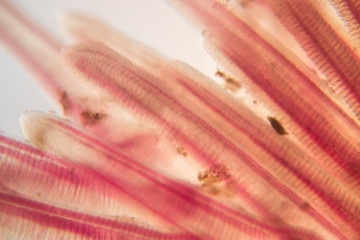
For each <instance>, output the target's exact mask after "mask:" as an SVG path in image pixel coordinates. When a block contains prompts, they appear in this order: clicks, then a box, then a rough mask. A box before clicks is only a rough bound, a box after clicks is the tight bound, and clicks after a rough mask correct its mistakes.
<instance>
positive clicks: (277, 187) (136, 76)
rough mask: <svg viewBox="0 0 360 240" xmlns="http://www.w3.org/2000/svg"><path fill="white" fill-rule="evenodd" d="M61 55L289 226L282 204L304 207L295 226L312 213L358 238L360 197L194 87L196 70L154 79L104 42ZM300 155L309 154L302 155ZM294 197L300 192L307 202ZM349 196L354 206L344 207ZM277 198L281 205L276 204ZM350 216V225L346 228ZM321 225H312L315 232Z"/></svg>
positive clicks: (176, 70) (214, 94)
mask: <svg viewBox="0 0 360 240" xmlns="http://www.w3.org/2000/svg"><path fill="white" fill-rule="evenodd" d="M63 56H64V58H65V61H66V63H67V65H68V66H69V67H70V69H72V71H73V72H74V74H75V76H77V77H79V78H80V79H82V80H83V81H85V82H88V83H90V84H92V85H94V86H96V87H97V89H98V90H99V91H105V92H107V93H108V94H111V95H113V96H115V97H116V98H118V99H119V100H120V102H119V104H122V105H123V106H124V107H126V108H128V109H130V110H132V111H133V112H134V114H136V115H138V116H139V118H141V119H144V120H146V121H148V123H149V124H155V125H157V126H158V127H161V128H162V129H163V131H164V133H166V134H167V135H168V136H169V137H170V138H171V139H173V140H174V141H176V142H178V143H179V144H181V145H182V146H184V147H185V149H186V151H187V152H189V155H193V156H194V157H195V158H198V159H199V160H200V161H202V162H204V163H205V164H216V163H220V164H224V165H225V166H226V167H227V169H229V172H230V173H231V175H232V177H233V178H234V179H235V180H236V181H237V182H238V183H239V184H240V185H241V186H242V187H243V188H245V189H246V190H247V192H249V193H251V195H252V196H255V199H256V200H257V201H260V202H261V204H262V205H263V206H266V207H267V208H268V209H270V211H271V212H273V213H274V214H275V213H276V215H278V216H281V218H285V219H284V221H286V223H289V224H293V223H292V222H291V220H290V219H292V218H288V215H287V212H283V213H281V212H278V211H276V209H281V208H282V207H281V206H280V205H281V204H280V203H281V202H282V201H284V202H287V204H290V205H292V204H295V205H297V206H298V207H299V208H296V207H295V208H290V209H289V212H291V213H292V216H295V215H296V216H297V218H298V219H304V220H305V219H306V222H302V221H299V222H297V223H296V225H297V224H300V225H303V224H305V225H307V226H309V225H308V223H309V222H308V221H310V219H312V218H309V215H310V216H312V217H313V218H314V219H316V221H318V222H319V223H320V225H319V227H318V228H321V227H320V226H321V225H323V226H324V227H325V228H327V229H329V230H330V231H333V232H335V233H336V234H338V235H342V234H341V233H340V232H339V231H338V230H336V227H335V226H337V225H338V226H340V225H341V226H342V228H348V230H349V232H348V233H347V234H349V235H353V234H354V233H351V232H352V231H354V230H355V229H357V225H356V224H357V223H356V221H355V218H354V216H353V214H357V213H356V211H357V210H356V209H357V207H356V206H357V205H358V200H355V199H357V197H356V195H354V194H353V193H351V191H346V193H345V192H338V193H335V194H334V192H333V191H334V190H335V191H337V190H336V189H339V188H338V187H336V185H337V184H339V183H336V181H335V180H330V179H331V178H330V177H328V176H326V173H324V172H323V171H322V170H321V168H319V167H317V166H316V165H315V164H313V163H312V161H311V159H309V160H310V161H307V162H306V163H304V157H305V155H306V154H305V153H302V152H301V151H300V150H299V149H297V148H296V147H295V146H293V145H292V144H291V143H290V142H289V141H288V140H286V138H284V137H283V136H281V135H279V134H277V133H276V132H275V131H273V129H271V127H269V125H267V124H265V122H264V121H262V120H261V119H258V118H257V117H256V116H255V115H254V114H252V113H251V112H250V111H249V110H246V109H245V108H244V107H238V108H236V107H235V106H234V105H237V104H234V101H233V99H232V98H231V97H230V96H228V95H224V92H222V93H221V91H220V89H218V90H216V88H215V87H212V86H211V85H209V83H208V82H206V81H205V82H203V81H196V80H195V79H201V80H203V78H204V77H203V76H201V75H200V74H199V73H196V71H194V70H191V69H190V68H188V67H185V66H181V65H179V64H178V65H175V66H172V65H169V66H168V68H167V69H168V70H169V72H168V73H167V74H166V73H164V76H167V77H164V78H163V79H160V78H154V77H153V76H152V75H150V74H149V73H146V72H144V71H143V70H142V69H140V68H138V67H136V66H135V65H134V64H133V63H131V62H129V61H127V60H126V59H124V58H123V57H121V56H119V55H117V54H116V53H115V52H113V51H111V50H109V49H107V48H106V47H104V46H103V45H99V44H88V45H75V46H71V47H68V48H65V50H64V52H63ZM165 80H166V82H164V81H165ZM193 81H195V82H193ZM219 96H220V98H219ZM224 101H225V102H224ZM195 103H196V104H195ZM227 104H229V105H227ZM242 111H243V112H242ZM241 112H242V113H241ZM243 124H244V125H243ZM252 124H253V125H252ZM242 125H243V126H242ZM259 129H261V130H262V131H264V132H263V133H261V132H260V131H261V130H259ZM270 136H271V137H270ZM277 144H279V145H277ZM284 144H285V145H286V146H287V147H284ZM210 146H211V147H210ZM245 149H246V153H245V152H244V151H245ZM301 154H305V155H304V157H301ZM305 158H306V157H305ZM290 159H291V160H290ZM296 159H297V160H296ZM293 164H295V165H293ZM304 164H305V165H304ZM309 169H311V170H309ZM320 176H322V177H320ZM249 179H253V180H254V181H249ZM279 180H282V181H281V182H280V181H279ZM329 181H330V182H331V183H330V182H329ZM324 184H325V185H326V186H325V185H324ZM265 189H268V190H265ZM291 189H293V190H291ZM295 192H302V193H301V196H299V195H297V194H295ZM348 194H350V195H348ZM347 196H351V197H350V199H352V200H351V201H348V202H343V200H342V199H347V198H348V197H347ZM302 197H305V199H307V200H305V199H303V198H302ZM274 199H282V200H281V201H279V202H274ZM336 199H337V200H336ZM353 200H354V201H356V204H355V203H354V202H353ZM307 201H309V202H312V203H314V204H315V205H313V206H311V207H310V208H307V211H303V210H301V209H302V207H301V206H302V205H303V204H304V202H307ZM277 204H279V205H277ZM342 204H343V206H340V205H342ZM334 206H338V207H339V208H337V209H335V208H334ZM313 207H314V208H313ZM343 207H344V208H343ZM345 208H346V210H345ZM316 209H317V210H316ZM318 210H319V211H320V212H321V213H320V212H318ZM323 214H325V215H323ZM326 216H327V217H326ZM330 216H331V217H330ZM351 218H353V220H352V221H351V222H352V223H351V224H348V220H349V219H351ZM314 219H312V220H314ZM327 219H329V220H330V219H331V221H336V224H332V223H330V222H328V220H327ZM335 219H337V220H335ZM345 219H346V220H345ZM319 223H316V222H312V223H311V226H314V224H319ZM350 229H352V230H350ZM355 231H357V230H355Z"/></svg>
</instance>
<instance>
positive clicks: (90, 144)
mask: <svg viewBox="0 0 360 240" xmlns="http://www.w3.org/2000/svg"><path fill="white" fill-rule="evenodd" d="M22 125H23V128H24V131H25V133H26V135H27V137H28V138H29V140H30V141H31V142H32V144H34V145H35V146H36V147H38V148H40V149H42V150H44V151H47V152H49V153H51V154H54V155H55V156H58V157H60V158H63V159H66V160H68V161H70V162H76V163H77V164H80V165H85V166H86V167H88V168H90V169H92V170H94V171H96V173H97V174H99V175H101V176H102V177H104V178H105V179H106V180H107V181H108V182H109V183H111V184H112V185H113V186H115V187H116V188H118V190H120V191H123V192H124V193H125V194H127V195H128V196H129V197H130V198H131V199H133V201H134V202H136V203H138V204H140V205H142V206H143V207H145V208H148V209H150V210H151V211H153V213H154V214H155V215H157V216H160V217H162V218H163V219H164V220H167V221H169V222H170V223H172V224H174V225H175V226H178V227H179V228H180V229H183V230H184V231H186V232H190V233H192V234H194V235H196V236H198V237H200V238H206V239H231V238H235V237H239V236H240V237H242V238H247V239H257V238H259V239H261V238H265V239H266V238H273V239H277V238H281V236H282V234H289V230H288V229H281V228H280V229H278V228H274V227H272V226H271V223H270V225H269V224H265V223H264V222H262V221H259V220H256V219H255V218H253V217H251V216H249V215H247V214H244V213H242V212H240V211H234V210H232V209H231V208H228V207H226V206H224V205H222V204H220V203H218V202H216V201H214V200H212V199H211V198H208V197H206V196H204V195H203V194H201V192H200V191H199V189H197V188H193V187H191V186H189V185H187V184H184V183H181V182H176V181H174V180H171V179H170V178H167V177H166V176H164V175H162V174H160V173H158V172H155V171H153V170H150V169H148V168H147V167H145V166H144V165H142V164H140V163H139V162H137V161H135V160H133V159H131V158H129V157H127V156H125V155H122V154H121V153H119V152H118V151H116V150H115V149H113V148H110V147H109V145H107V144H106V143H103V142H101V140H99V139H95V138H93V137H92V136H90V135H88V134H87V133H85V132H83V131H82V130H81V129H78V128H76V127H74V126H72V125H71V124H68V123H66V122H64V121H62V120H60V119H57V118H54V117H53V116H49V115H45V114H41V113H25V114H24V115H23V117H22ZM295 232H297V231H295ZM299 233H301V231H300V229H299ZM303 234H304V233H303ZM309 236H314V235H309Z"/></svg>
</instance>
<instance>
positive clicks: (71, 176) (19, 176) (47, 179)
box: [0, 136, 176, 232]
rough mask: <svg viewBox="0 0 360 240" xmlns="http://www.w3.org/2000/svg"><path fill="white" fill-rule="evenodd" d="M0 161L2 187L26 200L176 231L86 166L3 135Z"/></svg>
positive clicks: (0, 138)
mask: <svg viewBox="0 0 360 240" xmlns="http://www.w3.org/2000/svg"><path fill="white" fill-rule="evenodd" d="M0 159H1V160H0V182H1V185H2V186H4V187H6V188H9V189H12V190H14V191H16V192H17V193H19V194H21V195H24V196H26V197H27V198H29V199H33V200H34V201H39V202H42V203H44V204H47V205H52V206H53V207H54V208H56V207H58V208H64V209H69V210H72V211H76V212H81V213H83V214H90V215H93V216H97V217H102V216H106V218H108V219H118V220H121V221H125V220H126V219H128V220H127V221H131V222H134V223H136V221H139V219H141V222H144V223H147V224H148V225H149V226H152V227H154V228H156V229H158V230H162V231H173V232H175V231H176V228H175V227H174V226H173V225H171V224H168V223H166V222H164V221H162V220H159V219H156V218H154V216H153V214H152V213H151V212H148V211H144V209H141V208H139V206H138V205H136V204H135V205H134V204H132V202H131V201H129V199H128V197H127V196H126V195H124V194H123V193H122V192H121V191H119V190H118V189H116V188H114V187H113V186H112V185H111V184H109V183H108V182H107V181H106V180H105V179H104V178H102V177H101V176H99V175H97V174H96V173H94V171H91V170H90V169H87V168H86V167H83V166H79V165H76V164H72V163H70V162H66V161H63V160H61V159H59V158H56V157H54V156H51V155H48V154H44V153H42V152H40V151H39V150H37V149H35V148H33V147H32V146H30V145H28V144H24V143H21V142H18V141H15V140H12V139H9V138H7V137H4V136H0ZM131 219H132V220H131ZM139 224H140V222H139ZM143 225H144V226H145V224H143Z"/></svg>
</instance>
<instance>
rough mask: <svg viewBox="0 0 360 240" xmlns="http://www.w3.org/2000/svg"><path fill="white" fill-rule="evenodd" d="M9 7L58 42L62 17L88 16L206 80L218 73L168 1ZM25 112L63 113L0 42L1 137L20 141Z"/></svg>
mask: <svg viewBox="0 0 360 240" xmlns="http://www.w3.org/2000/svg"><path fill="white" fill-rule="evenodd" d="M8 1H9V2H10V3H12V4H14V5H15V6H17V8H18V9H19V10H20V11H22V12H24V13H25V15H27V16H28V17H29V18H30V19H31V20H32V21H33V22H36V23H37V24H38V25H41V26H42V27H43V28H44V29H47V30H48V31H50V32H51V33H52V34H53V35H54V36H55V37H57V38H59V39H62V40H63V39H64V38H63V36H62V34H61V29H60V27H59V26H58V24H57V20H56V18H57V17H58V16H59V14H61V13H62V12H66V11H81V12H86V13H90V14H92V15H95V16H97V17H99V18H101V19H103V20H105V21H106V22H108V23H109V24H111V25H112V26H114V27H116V28H117V29H119V30H120V31H122V32H124V33H126V34H128V35H129V36H131V37H133V38H135V39H137V40H139V41H141V42H143V43H146V44H147V45H149V46H151V47H153V48H155V49H156V50H158V51H160V52H162V53H164V54H165V55H167V56H169V57H170V58H172V59H177V60H182V61H184V62H187V63H189V64H191V65H192V66H194V67H195V68H197V69H199V70H201V71H202V72H205V73H206V74H208V75H212V74H213V73H214V69H215V64H214V63H213V62H212V60H211V59H210V57H209V56H208V55H207V54H206V53H205V51H204V50H203V49H202V47H201V34H200V31H198V30H197V29H195V28H193V27H192V26H191V24H190V23H188V22H187V21H185V20H184V19H183V18H182V16H180V15H179V14H178V13H177V12H176V11H175V10H174V9H172V8H171V6H169V5H168V4H167V3H166V1H165V0H151V1H148V0H131V1H128V0H118V1H115V0H103V1H95V0H77V1H73V0H63V1H45V0H32V1H24V0H8ZM64 41H65V40H64ZM25 110H40V111H46V112H47V111H49V110H54V111H56V112H60V110H59V109H56V108H55V106H53V105H52V104H51V102H50V101H49V99H47V97H46V95H45V94H44V93H43V92H42V90H41V89H40V88H39V87H38V86H36V84H35V83H34V82H33V81H32V76H31V75H30V74H28V73H27V72H26V71H25V69H24V68H23V67H22V66H21V64H19V63H18V62H17V61H16V59H15V58H13V57H12V56H11V53H10V52H9V51H7V49H6V48H5V47H4V46H3V45H2V43H1V41H0V131H4V132H5V133H7V134H8V135H9V136H12V137H16V138H18V139H21V138H22V133H21V128H20V123H19V117H20V114H21V112H23V111H25Z"/></svg>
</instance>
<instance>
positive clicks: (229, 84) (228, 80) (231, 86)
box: [215, 70, 241, 92]
mask: <svg viewBox="0 0 360 240" xmlns="http://www.w3.org/2000/svg"><path fill="white" fill-rule="evenodd" d="M215 76H218V77H221V78H222V79H224V81H225V89H227V90H229V91H231V92H235V91H237V90H239V89H240V88H241V84H240V83H239V82H238V81H237V80H235V79H234V78H232V77H230V76H228V75H226V74H225V73H224V72H222V71H220V70H217V71H216V73H215Z"/></svg>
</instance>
